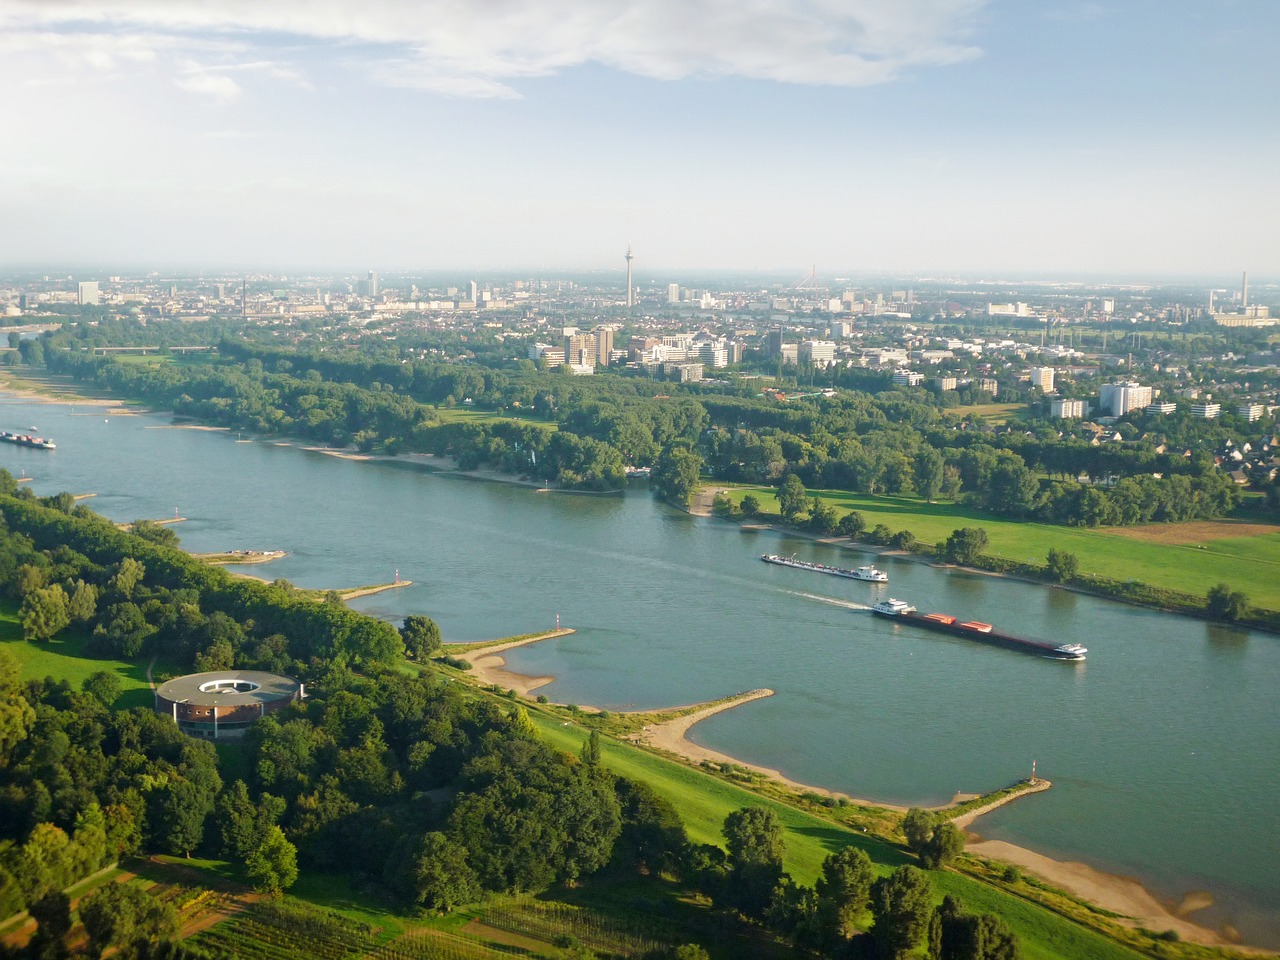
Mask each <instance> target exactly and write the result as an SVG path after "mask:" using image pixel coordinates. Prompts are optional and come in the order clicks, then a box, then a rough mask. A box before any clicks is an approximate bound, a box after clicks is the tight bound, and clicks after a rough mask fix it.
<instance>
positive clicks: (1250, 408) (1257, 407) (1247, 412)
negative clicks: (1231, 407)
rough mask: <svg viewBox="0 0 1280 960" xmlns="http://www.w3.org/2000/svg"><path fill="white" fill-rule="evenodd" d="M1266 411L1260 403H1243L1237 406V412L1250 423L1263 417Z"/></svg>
mask: <svg viewBox="0 0 1280 960" xmlns="http://www.w3.org/2000/svg"><path fill="white" fill-rule="evenodd" d="M1264 412H1265V408H1264V407H1263V406H1262V404H1260V403H1242V404H1240V406H1238V407H1236V413H1237V414H1238V415H1239V416H1241V417H1244V419H1245V420H1247V421H1249V422H1250V423H1253V421H1255V420H1260V419H1262V414H1263V413H1264Z"/></svg>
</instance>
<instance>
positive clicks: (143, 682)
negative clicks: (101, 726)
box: [0, 600, 153, 709]
mask: <svg viewBox="0 0 1280 960" xmlns="http://www.w3.org/2000/svg"><path fill="white" fill-rule="evenodd" d="M88 639H89V638H88V637H87V636H86V635H84V634H83V633H75V632H73V631H70V630H64V631H63V632H62V633H61V634H60V635H59V636H58V638H57V639H55V640H51V641H49V642H48V643H28V642H27V641H26V640H23V639H22V626H21V625H20V624H19V623H18V606H17V604H15V603H13V601H11V600H5V601H2V602H0V649H4V650H8V651H9V652H10V653H11V654H13V656H14V658H15V659H16V660H17V661H18V664H19V667H20V668H21V676H22V679H23V680H39V679H42V678H44V677H53V678H54V679H56V680H66V681H67V682H69V683H70V684H71V686H73V687H75V688H76V689H77V690H79V689H80V684H81V683H83V682H84V680H85V678H86V677H88V676H89V675H90V674H94V673H97V672H98V671H99V670H107V671H110V672H112V673H114V674H115V675H116V676H117V677H119V678H120V687H121V691H122V692H121V695H120V699H119V700H118V701H117V702H116V706H117V707H118V708H120V709H126V708H128V707H144V706H151V705H152V703H153V699H152V695H151V690H150V688H149V687H148V685H147V665H146V664H145V663H142V662H141V661H140V662H138V663H128V662H126V661H124V660H93V659H90V658H88V657H86V656H85V655H84V646H85V643H87V642H88Z"/></svg>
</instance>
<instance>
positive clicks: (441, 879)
mask: <svg viewBox="0 0 1280 960" xmlns="http://www.w3.org/2000/svg"><path fill="white" fill-rule="evenodd" d="M16 487H17V485H16V484H15V483H14V482H13V479H12V477H10V476H9V475H8V474H6V473H3V472H2V471H0V490H2V492H0V518H2V520H3V523H2V525H0V592H2V593H3V595H4V596H5V597H7V598H8V599H9V601H10V602H12V603H14V604H17V605H19V609H20V620H21V623H22V629H23V633H24V635H25V637H26V639H27V641H28V642H31V643H49V642H52V641H54V640H55V639H56V638H58V637H60V636H62V635H65V632H66V631H79V632H82V633H84V634H88V635H89V636H90V637H91V641H90V649H91V650H93V651H96V652H98V653H100V654H101V655H103V656H108V655H109V656H112V657H120V658H125V659H135V658H137V657H140V656H141V657H152V658H156V659H157V660H158V661H159V662H162V663H164V664H167V665H171V666H173V667H174V668H176V669H178V670H183V669H186V668H187V667H192V668H195V669H215V668H223V667H256V668H262V669H271V670H279V671H287V672H290V673H293V674H295V675H297V676H298V677H300V678H303V679H306V680H307V681H308V689H309V690H310V691H311V696H309V697H308V698H307V699H306V700H305V701H303V702H301V703H295V704H293V705H291V706H290V707H289V708H288V709H287V710H285V711H283V712H281V713H277V714H273V715H271V716H268V717H266V718H264V719H262V720H259V721H258V722H257V723H255V725H254V726H253V727H252V728H251V730H250V732H249V734H248V736H247V738H246V741H245V743H244V744H243V746H241V747H240V748H238V749H239V751H242V757H241V760H240V764H239V768H241V769H243V770H247V771H248V772H247V775H246V776H244V777H241V778H235V779H232V778H230V777H227V776H225V775H224V772H223V766H222V763H221V762H220V759H219V755H218V753H217V752H216V751H215V749H214V747H213V746H212V745H211V744H210V743H208V742H205V741H200V740H195V739H192V738H190V737H188V736H187V735H185V734H183V733H182V732H180V731H179V729H178V728H177V726H176V725H175V724H174V723H173V722H172V721H171V720H170V719H169V718H168V717H166V716H162V715H158V714H156V713H154V712H153V711H151V710H149V709H146V708H134V709H129V710H119V709H114V707H115V706H116V701H117V700H118V697H119V694H120V687H119V681H118V680H117V679H116V678H115V677H114V675H113V674H111V673H109V672H106V671H103V672H100V673H96V674H94V675H92V676H91V677H89V678H88V679H87V680H86V681H85V682H84V684H83V685H82V688H81V689H78V690H77V689H74V688H72V687H71V686H70V685H69V684H68V683H67V682H66V681H59V680H57V679H56V678H52V677H47V678H44V679H41V680H31V681H28V682H25V683H24V682H20V681H19V679H18V676H19V675H18V668H17V663H16V661H15V660H14V658H13V657H12V655H11V654H10V653H9V652H8V651H7V650H0V919H3V918H4V917H8V916H10V915H11V914H12V913H14V912H15V911H17V910H20V909H22V908H24V907H25V908H27V909H29V910H30V912H31V914H32V916H33V917H35V918H36V919H37V921H38V923H39V928H38V930H37V934H36V936H35V938H34V939H33V940H32V941H31V944H30V946H29V947H28V948H27V949H26V951H25V953H22V954H20V955H23V956H31V957H56V956H65V955H66V950H65V946H63V944H62V940H61V936H62V934H63V933H65V931H66V930H67V929H69V927H70V919H69V918H70V901H69V899H68V897H67V896H66V895H65V894H64V893H63V892H62V891H63V890H64V888H65V887H67V886H68V885H70V884H72V883H73V882H74V881H76V880H79V879H81V878H83V877H86V876H88V875H90V874H92V873H93V872H94V871H96V870H97V869H99V868H100V867H102V866H103V865H106V864H110V863H113V862H116V861H118V860H120V859H122V858H126V857H129V856H132V855H140V854H149V853H168V854H176V855H189V854H192V853H196V852H198V853H202V854H205V855H208V856H213V857H220V858H224V859H226V860H229V861H231V862H233V863H240V864H243V865H244V870H245V874H246V876H247V877H248V878H249V879H250V880H251V881H252V882H253V883H254V885H255V886H257V887H258V888H259V889H260V890H262V891H265V892H267V893H278V892H279V891H281V890H283V889H285V888H287V887H289V886H290V885H291V884H292V883H293V882H294V881H295V880H296V878H297V876H298V874H299V871H323V872H331V873H337V874H341V875H343V876H346V877H349V878H351V879H352V880H353V881H355V882H356V883H358V885H359V886H361V887H362V888H364V889H367V890H370V891H374V892H375V893H374V895H377V896H381V897H383V898H385V899H387V900H388V901H391V902H395V903H398V904H400V905H401V906H402V908H406V909H414V908H417V909H424V910H432V911H448V910H451V909H453V908H454V907H456V906H458V905H461V904H467V903H473V902H475V901H477V900H480V899H482V898H484V897H487V896H492V895H495V894H504V893H510V892H518V891H534V892H536V891H541V890H546V889H548V888H551V887H554V886H565V885H575V884H581V883H597V882H599V883H607V882H611V881H612V880H616V879H620V878H625V877H628V876H635V875H637V874H647V875H651V876H659V875H661V876H664V877H666V878H668V882H671V883H674V884H681V885H683V886H684V887H685V888H686V889H687V890H689V891H691V892H695V893H700V894H701V895H702V896H704V897H707V898H709V903H710V906H709V907H708V909H709V910H711V911H713V912H714V913H715V914H716V915H719V916H721V917H722V918H727V919H729V920H731V921H732V922H733V923H745V924H748V925H756V926H758V927H760V928H762V929H764V930H767V931H769V933H770V935H771V936H774V937H778V938H781V939H782V940H784V941H789V942H790V943H791V944H793V945H794V946H795V948H796V949H798V950H800V951H801V952H803V953H806V954H809V955H819V956H832V957H834V956H882V957H898V956H903V955H905V953H906V952H909V951H911V950H913V949H915V948H916V947H917V946H918V945H920V944H924V943H928V944H929V949H930V951H931V956H933V957H936V958H939V960H942V958H946V960H969V958H987V957H989V958H1012V957H1016V956H1017V945H1016V942H1015V941H1014V939H1013V937H1012V935H1011V934H1010V933H1009V931H1008V930H1007V928H1006V927H1005V926H1004V924H1003V923H1002V922H1001V921H1000V920H999V919H998V918H996V917H992V916H985V915H984V916H978V915H971V914H968V913H966V912H965V910H964V909H963V907H962V906H961V905H960V904H958V903H957V902H955V901H954V900H951V899H947V900H946V901H944V902H943V904H942V905H941V906H940V907H937V908H936V909H935V906H934V898H933V894H932V889H931V885H930V881H929V879H928V874H927V871H926V870H922V869H918V868H916V867H913V866H906V867H902V868H900V869H898V870H897V871H896V872H894V873H892V874H890V875H888V876H884V877H881V878H879V879H875V871H874V870H873V868H872V865H871V863H870V861H869V860H868V859H867V857H866V855H865V854H864V853H862V852H861V851H858V850H856V849H853V848H849V849H846V850H842V851H839V852H837V853H833V854H832V855H831V857H830V858H829V859H828V861H827V863H826V865H825V866H824V870H823V876H822V878H821V879H820V880H819V882H818V884H817V885H816V887H815V888H812V889H810V888H806V887H802V886H799V885H797V884H795V883H794V882H793V881H791V879H790V878H789V877H787V876H786V875H785V874H784V873H783V870H782V854H783V850H782V839H781V837H782V831H781V828H780V825H779V824H778V822H777V820H776V817H775V816H774V815H773V814H772V813H771V812H770V811H768V810H766V809H763V808H746V809H743V810H740V811H738V812H737V813H734V814H732V815H731V816H730V817H729V818H728V819H727V820H726V822H725V826H724V835H725V848H724V849H722V848H720V847H714V846H695V845H692V844H690V842H689V841H688V839H687V837H686V835H685V831H684V828H683V827H682V825H681V823H680V819H679V817H678V815H677V814H676V812H675V810H674V809H673V808H672V806H671V805H670V803H668V802H667V801H666V800H664V799H663V798H662V797H660V796H658V795H657V794H655V793H654V792H653V790H652V789H650V788H649V787H647V786H646V785H645V784H643V783H640V782H635V781H631V780H628V779H625V778H622V777H618V776H615V775H614V774H612V773H610V772H609V771H607V770H606V769H605V768H604V767H603V766H602V765H601V764H600V754H599V741H598V739H597V736H598V735H596V734H593V735H592V738H591V739H590V740H588V741H587V744H586V745H585V746H584V748H583V751H582V754H581V756H578V757H571V756H567V755H564V754H561V753H558V752H556V751H554V750H552V749H550V748H549V747H547V746H546V745H544V744H543V743H541V742H540V741H539V740H538V738H537V735H536V732H535V728H534V726H533V724H532V723H531V722H530V720H529V718H528V716H527V715H526V714H525V712H524V709H523V708H522V707H521V706H519V705H518V704H516V703H513V702H510V701H508V700H504V699H501V698H497V697H492V696H486V695H483V694H481V693H479V692H477V691H475V690H474V689H473V688H471V687H469V686H467V685H465V684H462V683H458V682H451V681H450V680H449V679H447V678H445V677H444V676H442V675H440V674H439V673H438V672H436V670H435V669H433V668H432V667H431V666H429V665H426V664H419V665H414V664H412V663H410V662H409V661H407V660H406V659H405V648H404V644H403V642H402V638H401V635H400V634H399V633H397V631H396V630H395V629H394V628H392V627H391V626H390V625H388V624H386V623H383V622H381V621H377V620H374V619H372V618H369V617H366V616H364V615H361V614H358V613H354V612H352V611H349V610H347V609H346V608H345V607H343V606H341V605H340V604H337V603H332V602H319V601H317V600H316V599H314V598H310V597H303V596H300V595H299V593H298V592H297V591H294V590H292V588H290V587H289V586H288V585H287V584H284V583H278V584H274V585H265V584H261V583H256V582H254V581H248V580H237V579H235V578H232V577H230V576H229V575H228V574H226V573H225V572H224V571H221V570H218V569H215V568H211V567H208V566H206V565H204V564H203V563H200V562H199V561H196V560H194V559H192V558H190V557H188V556H187V555H186V554H184V553H182V552H181V551H180V550H178V549H177V548H176V546H175V545H174V544H173V542H172V534H170V533H169V532H168V531H164V530H163V529H162V528H161V529H156V528H153V527H147V526H145V525H144V526H142V527H141V528H140V529H139V530H138V531H137V532H125V531H122V530H119V529H117V528H116V527H115V526H114V525H112V524H111V523H109V522H108V521H106V520H104V519H103V518H101V517H98V516H96V515H95V514H93V513H91V512H90V511H88V510H87V509H85V508H83V507H79V506H74V505H73V501H72V500H71V499H70V498H69V497H66V496H65V495H59V496H54V497H48V498H45V499H43V500H39V499H37V498H35V497H33V496H32V495H31V494H30V493H29V492H27V491H26V490H25V489H22V490H18V489H16ZM412 619H413V620H414V621H415V622H414V623H413V624H406V628H405V631H406V632H412V631H413V630H414V629H418V628H421V627H422V626H423V620H424V618H412ZM908 821H909V822H908V824H907V831H906V836H907V841H908V846H909V847H910V849H912V850H913V851H914V852H916V853H917V855H918V856H919V859H920V863H921V864H922V866H924V867H926V868H930V869H937V868H940V867H942V866H943V865H945V863H947V862H948V861H949V860H950V859H951V858H953V857H954V856H955V855H956V854H957V853H958V852H959V849H960V847H961V846H962V845H963V841H962V840H961V839H959V834H958V832H957V831H956V830H955V828H954V827H951V826H950V824H943V823H940V822H936V821H934V820H933V819H932V818H930V817H929V816H928V815H926V814H923V813H919V814H918V815H913V817H912V818H908ZM78 913H79V916H80V918H81V920H82V922H83V923H84V924H85V928H86V930H88V932H89V935H90V938H91V942H90V952H91V953H93V954H94V955H96V953H97V952H98V951H100V950H102V949H103V948H105V947H108V946H118V947H121V948H122V953H121V954H120V955H122V956H149V955H151V954H150V952H149V951H150V949H151V947H150V945H151V944H153V943H155V942H156V941H158V940H162V939H164V938H166V937H169V936H172V935H173V933H174V929H175V928H174V919H173V915H172V908H168V909H166V908H165V907H164V905H157V903H156V902H155V901H151V900H149V899H148V898H146V897H145V896H142V897H139V896H137V895H136V891H135V892H132V893H131V892H129V888H120V887H119V885H115V884H108V885H107V886H105V887H103V888H102V889H100V890H98V891H96V892H95V893H93V894H91V895H90V896H88V897H86V898H85V899H84V900H83V901H81V903H80V905H79V907H78ZM723 922H724V919H722V920H718V921H715V922H712V921H711V919H710V914H709V918H708V930H709V931H711V930H714V929H723ZM867 931H869V932H867ZM711 935H712V934H710V933H709V936H711ZM185 955H193V956H194V955H198V954H196V953H195V952H193V951H187V952H186V954H185ZM664 955H666V954H664ZM698 955H699V954H698V953H691V952H688V951H686V952H684V954H683V956H685V957H693V956H698ZM575 956H582V954H575Z"/></svg>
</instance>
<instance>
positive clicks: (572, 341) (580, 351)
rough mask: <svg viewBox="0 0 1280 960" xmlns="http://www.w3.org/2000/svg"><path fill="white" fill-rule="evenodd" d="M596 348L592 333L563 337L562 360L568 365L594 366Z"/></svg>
mask: <svg viewBox="0 0 1280 960" xmlns="http://www.w3.org/2000/svg"><path fill="white" fill-rule="evenodd" d="M610 332H612V331H610ZM596 350H597V347H596V337H595V334H593V333H575V334H573V335H572V336H568V337H565V338H564V362H565V363H567V364H569V365H570V366H578V367H594V366H595V365H596Z"/></svg>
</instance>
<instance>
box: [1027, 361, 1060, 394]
mask: <svg viewBox="0 0 1280 960" xmlns="http://www.w3.org/2000/svg"><path fill="white" fill-rule="evenodd" d="M1054 372H1055V371H1054V369H1053V367H1032V368H1031V370H1030V373H1031V386H1032V387H1039V388H1040V389H1041V390H1042V391H1043V392H1044V393H1052V392H1053V378H1054Z"/></svg>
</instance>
